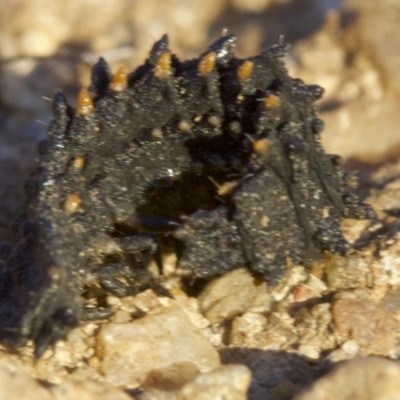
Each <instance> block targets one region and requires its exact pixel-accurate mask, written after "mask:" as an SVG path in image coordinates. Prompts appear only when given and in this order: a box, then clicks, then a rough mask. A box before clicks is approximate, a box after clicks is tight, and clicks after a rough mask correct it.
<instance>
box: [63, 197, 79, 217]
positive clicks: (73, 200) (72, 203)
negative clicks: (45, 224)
mask: <svg viewBox="0 0 400 400" xmlns="http://www.w3.org/2000/svg"><path fill="white" fill-rule="evenodd" d="M81 203H82V199H81V198H80V197H79V196H78V195H77V194H75V193H71V194H69V195H68V196H67V198H66V199H65V202H64V211H65V212H66V213H67V214H73V213H74V212H76V211H77V210H78V208H79V206H80V205H81Z"/></svg>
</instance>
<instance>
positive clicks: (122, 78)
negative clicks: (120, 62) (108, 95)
mask: <svg viewBox="0 0 400 400" xmlns="http://www.w3.org/2000/svg"><path fill="white" fill-rule="evenodd" d="M127 86H128V76H127V73H126V69H125V67H124V66H120V67H119V68H118V69H117V72H116V73H115V74H114V76H113V80H112V82H111V83H110V85H109V88H110V89H111V90H114V91H115V92H123V91H124V90H125V89H126V88H127Z"/></svg>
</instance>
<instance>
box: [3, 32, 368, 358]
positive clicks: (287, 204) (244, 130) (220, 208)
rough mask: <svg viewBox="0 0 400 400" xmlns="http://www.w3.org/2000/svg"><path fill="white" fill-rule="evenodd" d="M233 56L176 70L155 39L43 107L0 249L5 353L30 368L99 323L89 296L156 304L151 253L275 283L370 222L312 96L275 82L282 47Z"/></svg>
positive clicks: (219, 51)
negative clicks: (6, 240) (142, 56)
mask: <svg viewBox="0 0 400 400" xmlns="http://www.w3.org/2000/svg"><path fill="white" fill-rule="evenodd" d="M234 44H235V37H234V36H232V35H231V36H224V37H222V38H221V39H220V40H218V41H217V42H216V43H214V44H213V45H212V46H210V48H209V49H208V50H207V51H206V52H205V53H204V54H202V55H201V56H200V57H199V58H198V59H195V60H191V61H187V62H180V61H179V60H178V59H177V58H176V57H175V56H174V55H172V54H171V53H170V50H169V47H168V39H167V37H166V36H164V37H163V38H162V39H161V40H160V41H158V42H156V43H155V45H154V47H153V49H152V50H151V52H150V56H149V58H148V59H147V60H146V62H145V64H144V65H143V66H141V67H139V68H138V69H137V70H136V71H134V72H133V73H131V74H129V75H127V74H126V72H125V71H124V69H123V68H121V69H119V70H118V71H117V72H116V73H115V74H114V75H112V74H111V73H110V71H109V68H108V66H107V64H106V62H105V61H104V60H103V59H100V60H99V62H98V63H97V64H96V65H95V66H94V67H93V73H92V84H91V86H90V88H89V89H88V90H85V89H83V90H82V91H81V92H80V94H79V96H78V100H77V105H76V107H75V109H73V108H72V107H70V106H69V105H68V104H67V102H66V99H65V97H64V95H63V94H62V93H60V92H57V93H56V94H55V97H54V102H53V108H54V119H53V121H52V122H51V124H50V126H49V131H48V140H46V141H45V142H43V143H41V144H40V146H39V153H40V159H39V165H38V168H37V169H36V170H35V171H34V173H33V174H32V176H31V178H30V179H28V181H27V182H26V193H27V201H26V211H25V213H24V214H23V215H21V217H20V218H19V220H18V221H17V222H16V224H15V243H14V244H13V245H12V246H6V245H3V246H2V248H1V252H2V254H1V255H0V256H2V258H3V259H4V266H3V268H2V270H1V276H0V296H1V297H0V321H1V325H0V339H1V340H2V341H3V342H5V343H7V344H9V345H12V346H15V347H18V346H21V345H23V344H24V343H25V342H26V341H27V340H28V339H32V340H33V341H34V343H35V348H36V355H37V356H40V355H41V354H42V353H43V351H44V350H45V349H46V348H47V347H48V346H50V345H52V344H53V343H54V342H55V341H56V340H58V339H59V338H62V337H64V336H65V335H66V334H67V333H68V331H69V330H70V329H71V328H72V327H74V326H76V325H77V324H78V323H79V320H80V319H82V318H84V317H86V318H98V317H104V316H107V315H109V314H110V311H109V310H107V309H101V308H96V307H95V308H90V307H89V305H88V304H87V303H88V302H89V300H88V297H90V294H89V292H90V288H91V287H94V286H100V287H101V288H102V289H103V290H104V291H105V292H108V293H112V294H114V295H117V296H126V295H129V294H134V293H136V292H137V291H139V290H142V289H143V288H146V287H149V286H153V287H155V288H158V289H159V290H160V291H161V290H162V289H160V288H159V287H158V286H157V282H156V281H155V279H153V278H152V276H151V275H150V274H149V272H148V271H147V269H146V265H147V263H148V261H149V259H150V258H151V257H152V256H154V257H155V259H156V260H158V262H159V264H161V257H160V253H161V250H162V249H163V248H164V247H168V248H170V247H171V246H173V247H174V248H176V250H177V252H178V255H179V261H178V262H179V265H180V267H181V268H182V269H186V270H188V271H191V273H192V275H193V276H195V277H212V276H214V275H219V274H222V273H224V272H226V271H228V270H231V269H234V268H237V267H240V266H243V264H246V265H247V266H248V267H249V268H250V270H251V271H253V272H256V273H259V274H261V275H262V276H263V277H265V279H266V280H267V281H268V282H269V283H270V284H272V285H273V284H276V283H278V282H280V281H281V280H282V279H283V277H284V276H285V273H286V271H287V270H288V268H289V267H290V265H292V264H299V263H303V264H305V265H307V264H309V263H310V262H311V261H312V260H314V259H317V258H319V257H320V256H321V254H322V252H323V251H329V252H331V253H339V254H345V253H346V251H347V249H348V244H347V243H346V241H345V240H344V238H343V236H342V233H341V231H340V226H339V224H340V221H341V219H342V218H344V217H345V218H357V219H360V218H373V217H374V215H375V214H374V212H373V210H372V208H371V207H370V206H368V205H366V204H363V203H361V202H360V201H359V199H358V198H356V197H355V196H354V195H352V194H350V193H349V192H347V190H346V187H347V186H348V185H350V184H352V183H354V177H353V176H352V175H351V174H347V173H344V172H341V171H340V170H339V169H338V164H339V157H337V156H332V155H326V154H324V152H323V149H322V147H321V145H320V143H319V134H320V132H321V131H322V130H323V123H322V121H321V120H320V119H318V118H317V116H316V111H315V106H314V102H315V101H316V100H317V99H319V98H320V97H321V95H322V89H321V88H320V87H318V86H313V85H311V86H307V85H305V84H304V83H303V82H301V81H300V80H296V79H292V78H290V77H289V76H288V75H287V72H286V70H285V67H284V65H283V61H282V58H283V56H284V55H285V53H286V52H287V46H286V45H278V46H274V47H272V48H270V49H269V50H267V51H266V52H264V53H262V54H260V55H258V56H256V57H253V58H250V59H247V60H240V59H237V58H235V56H234V54H233V53H232V48H233V47H234ZM82 294H85V297H82Z"/></svg>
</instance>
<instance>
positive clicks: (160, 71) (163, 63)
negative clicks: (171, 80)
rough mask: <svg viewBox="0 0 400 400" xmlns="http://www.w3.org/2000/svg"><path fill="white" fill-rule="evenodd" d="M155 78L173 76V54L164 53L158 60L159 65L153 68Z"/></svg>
mask: <svg viewBox="0 0 400 400" xmlns="http://www.w3.org/2000/svg"><path fill="white" fill-rule="evenodd" d="M153 73H154V76H156V77H157V78H159V79H164V78H167V77H168V76H169V75H171V54H170V53H164V54H163V55H161V56H160V57H159V59H158V60H157V64H156V65H155V67H154V68H153Z"/></svg>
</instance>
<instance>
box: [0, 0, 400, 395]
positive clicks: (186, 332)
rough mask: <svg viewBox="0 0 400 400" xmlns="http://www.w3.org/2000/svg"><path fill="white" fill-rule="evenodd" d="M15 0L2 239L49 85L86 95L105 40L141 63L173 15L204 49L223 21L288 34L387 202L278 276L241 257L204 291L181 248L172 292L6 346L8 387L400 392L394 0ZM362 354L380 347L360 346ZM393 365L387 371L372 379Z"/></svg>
mask: <svg viewBox="0 0 400 400" xmlns="http://www.w3.org/2000/svg"><path fill="white" fill-rule="evenodd" d="M10 3H11V2H8V1H6V0H0V60H1V61H0V239H1V240H4V239H5V240H7V238H8V237H9V235H10V231H11V229H12V221H13V216H14V215H15V213H16V212H17V210H18V205H19V203H20V199H21V197H22V193H23V190H22V187H23V182H24V180H25V177H26V176H27V175H28V174H29V171H30V169H31V168H32V165H33V162H34V157H35V152H36V143H37V142H38V141H39V140H40V139H42V138H43V137H45V132H46V128H45V126H43V125H46V124H47V123H48V121H49V120H50V118H51V115H50V107H49V103H48V102H47V101H46V99H43V97H45V98H46V97H52V94H53V91H54V90H55V89H57V88H62V89H63V90H64V91H65V92H66V94H67V95H68V97H69V99H70V102H71V103H72V104H74V103H75V100H74V98H75V97H76V94H77V91H78V89H79V87H81V86H83V85H87V82H88V79H89V76H88V74H89V66H90V65H92V64H93V63H94V62H95V61H96V60H97V57H98V56H99V55H104V56H105V57H106V58H107V60H108V61H109V62H110V64H111V66H112V68H116V67H117V66H118V65H120V64H121V63H123V64H125V65H126V66H127V68H133V67H135V66H137V65H139V64H140V63H141V62H142V60H143V59H144V58H145V56H146V53H147V52H148V49H149V48H150V45H151V44H152V43H153V42H154V40H155V39H157V38H159V37H160V36H161V34H163V33H164V32H168V33H169V35H170V37H171V43H172V46H171V47H172V48H173V49H175V50H176V52H177V54H178V55H179V56H180V57H182V58H183V57H184V56H185V57H187V58H189V57H191V56H194V55H197V54H199V52H201V51H203V50H204V49H205V48H206V46H207V45H208V44H209V43H210V42H211V41H212V40H213V39H214V38H216V37H217V36H218V35H219V34H220V32H221V30H222V29H223V28H225V27H227V28H228V29H229V31H230V32H232V33H235V34H237V36H238V48H237V52H238V54H239V55H243V56H249V55H251V54H255V53H257V52H258V51H259V50H260V48H264V47H265V46H267V45H270V44H272V43H275V42H277V41H278V40H279V35H285V41H288V42H290V43H292V44H293V47H292V50H291V53H290V56H289V57H288V59H287V65H288V67H289V70H290V71H291V72H290V73H291V76H296V77H300V78H301V79H304V80H305V82H306V83H309V84H311V83H316V84H319V85H321V86H323V87H324V88H325V95H324V97H323V99H322V100H321V102H320V113H321V118H322V119H323V120H324V121H325V125H326V129H325V131H324V133H323V138H322V139H323V144H324V147H325V149H326V150H327V152H330V153H336V154H340V155H341V156H342V157H343V160H344V166H345V167H346V168H347V169H354V170H358V175H359V178H360V183H361V187H360V189H359V192H360V194H361V195H362V196H364V197H365V201H367V202H369V203H370V204H372V205H373V206H374V207H375V209H376V211H377V213H378V217H379V220H377V221H374V222H372V223H371V222H357V223H355V222H350V221H345V222H344V223H343V226H342V228H343V231H344V232H345V235H346V238H347V239H348V240H349V241H350V242H352V243H354V248H355V250H354V251H353V252H352V253H351V254H350V255H349V256H348V257H346V258H343V257H339V256H332V255H328V254H327V255H326V257H325V259H324V260H323V261H321V262H318V263H315V264H314V265H313V266H312V268H311V271H308V270H306V269H305V268H304V267H303V266H293V268H292V271H291V276H290V277H289V279H288V280H287V281H286V282H285V283H284V284H283V285H281V286H278V287H276V288H270V287H268V286H267V284H266V283H265V282H259V280H257V279H255V278H254V277H252V276H251V275H250V274H249V273H248V272H247V271H246V270H244V269H239V270H236V271H233V272H231V273H228V274H226V275H224V276H222V277H221V278H218V279H217V280H214V281H213V282H211V283H209V284H208V285H207V286H205V287H204V288H202V289H201V290H199V291H200V293H199V294H198V295H196V296H195V295H194V294H192V295H190V294H188V293H187V291H185V290H183V289H182V287H181V285H180V283H179V281H177V280H176V279H175V278H174V277H173V271H174V265H175V264H174V262H175V259H174V257H173V256H170V260H169V263H168V265H169V270H168V268H166V275H167V276H169V277H168V278H167V279H168V282H167V284H168V285H169V287H170V291H171V293H172V295H173V296H172V298H167V297H161V296H159V295H156V294H155V293H154V292H152V291H150V290H149V291H146V292H143V293H141V294H139V295H137V296H135V297H127V298H125V299H122V300H121V299H116V298H113V297H109V298H107V302H108V303H109V304H110V305H112V306H113V307H114V309H115V311H116V312H115V314H114V315H113V316H112V317H111V318H110V319H109V320H104V321H95V322H87V323H82V325H81V326H80V327H79V328H77V329H75V330H74V331H73V332H72V333H71V334H70V336H69V337H68V340H66V341H65V342H59V343H57V345H56V346H55V348H54V349H52V350H48V351H47V352H46V353H45V355H44V356H43V358H41V359H40V360H38V361H35V360H34V358H33V356H32V347H31V346H30V345H28V346H27V347H25V348H23V349H21V350H20V352H18V353H16V352H13V351H11V350H9V349H4V348H2V349H1V352H0V381H1V384H0V388H1V389H0V399H3V398H19V399H35V398H40V399H47V398H48V399H60V400H61V399H69V398H71V399H72V398H77V397H78V398H82V399H132V398H134V399H142V400H143V399H146V400H156V399H182V400H183V399H214V398H215V399H217V398H221V397H222V396H225V398H229V399H274V400H281V399H282V400H283V399H294V398H298V399H299V400H300V399H301V400H307V399H310V400H311V399H313V400H314V399H330V398H332V399H333V398H335V399H341V398H343V399H344V398H346V397H343V396H346V395H348V396H350V397H351V398H355V399H358V398H359V399H363V398H366V397H365V393H369V395H370V397H369V398H371V399H392V398H393V399H394V398H396V397H393V396H394V395H393V393H395V392H396V391H397V390H398V388H397V386H396V382H397V381H398V378H394V377H396V376H397V375H398V374H399V367H398V365H397V364H396V363H395V362H394V361H391V360H397V359H398V358H399V355H400V346H399V343H400V340H399V339H400V338H399V333H398V332H400V330H399V323H400V261H399V260H400V257H399V254H400V224H399V220H398V217H399V216H400V204H399V200H398V199H399V190H400V163H399V161H398V160H399V156H400V137H399V135H398V134H397V126H398V122H400V120H399V118H400V117H399V113H398V112H397V109H398V106H399V96H400V88H399V87H398V77H397V72H398V64H399V59H398V56H397V48H398V45H397V44H398V41H399V40H400V39H399V38H400V36H399V34H398V28H397V27H398V20H399V19H400V7H399V6H398V5H397V3H396V2H395V1H390V0H386V1H382V2H379V3H378V2H375V1H372V0H367V1H366V0H347V1H342V4H341V5H340V8H337V7H338V6H339V4H338V3H339V2H335V1H331V2H329V1H319V0H316V1H311V0H301V1H300V0H295V1H289V0H286V1H285V0H252V1H246V2H245V1H239V0H231V1H227V0H217V1H216V0H213V1H192V2H187V1H183V0H182V1H163V2H162V6H159V4H160V2H157V1H156V0H154V1H148V0H146V1H129V0H119V1H115V2H113V6H112V7H111V6H110V7H108V6H104V7H101V8H99V7H96V8H94V6H93V2H91V1H89V0H74V1H73V2H72V3H71V2H69V3H64V2H61V1H55V2H47V1H44V0H34V1H32V0H30V1H29V2H28V1H24V0H18V1H14V2H12V5H10ZM332 7H336V8H335V9H331V10H330V11H329V12H328V10H329V9H330V8H332ZM387 38H390V40H387ZM37 121H41V122H37ZM1 240H0V241H1ZM0 323H1V322H0ZM371 355H377V356H381V358H378V357H374V358H370V356H371ZM357 357H367V359H361V360H360V359H356V360H355V361H346V360H351V359H354V358H357ZM383 357H384V358H386V360H383V359H382V358H383ZM390 359H391V360H390ZM382 377H384V379H385V382H387V384H384V383H382V382H381V383H380V385H375V384H374V383H375V382H378V381H379V380H380V379H382ZM396 379H397V381H396ZM338 388H339V389H342V388H346V390H343V391H342V390H339V389H338ZM371 388H373V390H372V389H371ZM346 393H347V394H346ZM349 393H350V394H351V395H349ZM329 395H330V396H331V397H329ZM341 396H342V397H341ZM385 396H386V397H385ZM390 396H392V397H390Z"/></svg>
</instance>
